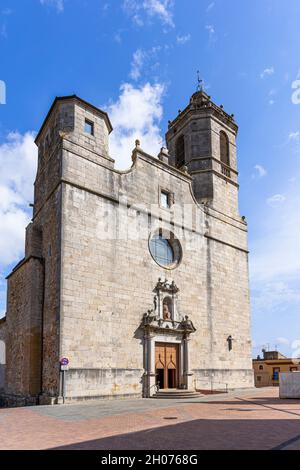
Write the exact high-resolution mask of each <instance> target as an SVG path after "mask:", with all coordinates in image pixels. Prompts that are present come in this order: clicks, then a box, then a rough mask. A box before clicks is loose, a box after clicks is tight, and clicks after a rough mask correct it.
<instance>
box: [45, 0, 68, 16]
mask: <svg viewBox="0 0 300 470" xmlns="http://www.w3.org/2000/svg"><path fill="white" fill-rule="evenodd" d="M40 3H41V5H48V6H53V7H55V8H56V11H57V12H58V13H62V12H63V11H64V0H40Z"/></svg>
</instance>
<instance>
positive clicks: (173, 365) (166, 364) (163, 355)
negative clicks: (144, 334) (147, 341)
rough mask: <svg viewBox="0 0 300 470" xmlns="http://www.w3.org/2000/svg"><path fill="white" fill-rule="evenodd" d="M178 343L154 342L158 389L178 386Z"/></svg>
mask: <svg viewBox="0 0 300 470" xmlns="http://www.w3.org/2000/svg"><path fill="white" fill-rule="evenodd" d="M178 351H179V348H178V344H172V343H155V375H156V385H158V386H159V388H160V389H166V388H177V387H178V362H179V358H178Z"/></svg>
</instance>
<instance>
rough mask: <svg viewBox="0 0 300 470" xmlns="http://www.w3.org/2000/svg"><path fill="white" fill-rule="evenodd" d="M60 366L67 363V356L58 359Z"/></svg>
mask: <svg viewBox="0 0 300 470" xmlns="http://www.w3.org/2000/svg"><path fill="white" fill-rule="evenodd" d="M59 362H60V365H61V366H67V365H69V362H70V361H69V359H68V358H67V357H62V358H61V360H60V361H59Z"/></svg>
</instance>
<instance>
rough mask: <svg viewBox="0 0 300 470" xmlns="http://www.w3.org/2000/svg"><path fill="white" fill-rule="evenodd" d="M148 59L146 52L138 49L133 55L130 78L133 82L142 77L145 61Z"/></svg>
mask: <svg viewBox="0 0 300 470" xmlns="http://www.w3.org/2000/svg"><path fill="white" fill-rule="evenodd" d="M145 58H146V52H145V51H143V49H137V50H136V51H135V52H134V54H133V59H132V62H131V71H130V74H129V75H130V78H132V80H138V79H139V78H140V76H141V70H142V67H143V65H144V61H145Z"/></svg>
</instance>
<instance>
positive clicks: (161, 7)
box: [123, 0, 175, 28]
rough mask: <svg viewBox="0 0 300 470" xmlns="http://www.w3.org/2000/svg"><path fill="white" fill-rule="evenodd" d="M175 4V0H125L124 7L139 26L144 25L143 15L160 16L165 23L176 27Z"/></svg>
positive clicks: (147, 16) (149, 16)
mask: <svg viewBox="0 0 300 470" xmlns="http://www.w3.org/2000/svg"><path fill="white" fill-rule="evenodd" d="M173 4H174V2H173V0H143V1H142V0H124V1H123V8H124V10H125V11H126V12H127V13H128V14H129V15H130V17H131V18H132V20H133V22H134V23H135V24H137V25H138V26H143V24H144V20H143V17H146V18H158V19H159V20H160V21H161V22H162V23H163V24H164V25H166V26H170V27H172V28H174V27H175V24H174V21H173V11H172V9H173Z"/></svg>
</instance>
